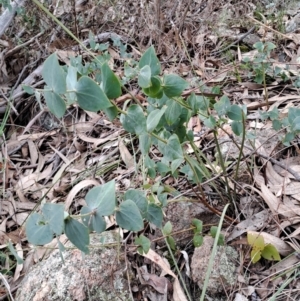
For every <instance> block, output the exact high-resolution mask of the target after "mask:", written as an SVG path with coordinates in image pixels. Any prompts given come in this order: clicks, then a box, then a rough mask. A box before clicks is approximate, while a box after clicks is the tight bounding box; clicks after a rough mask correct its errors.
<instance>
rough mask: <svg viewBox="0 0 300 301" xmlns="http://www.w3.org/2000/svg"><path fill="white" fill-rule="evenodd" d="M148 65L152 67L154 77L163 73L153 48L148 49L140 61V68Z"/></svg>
mask: <svg viewBox="0 0 300 301" xmlns="http://www.w3.org/2000/svg"><path fill="white" fill-rule="evenodd" d="M146 65H149V66H150V69H151V75H152V76H154V75H159V74H160V72H161V67H160V61H159V59H158V58H157V56H156V53H155V50H154V47H153V46H151V47H150V48H148V49H147V50H146V51H145V52H144V54H143V55H142V57H141V59H140V62H139V68H140V69H142V68H143V67H144V66H146Z"/></svg>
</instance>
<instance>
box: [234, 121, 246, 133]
mask: <svg viewBox="0 0 300 301" xmlns="http://www.w3.org/2000/svg"><path fill="white" fill-rule="evenodd" d="M231 128H232V131H233V132H234V133H235V134H236V135H237V136H240V135H241V134H242V133H243V123H242V122H239V121H233V122H232V123H231Z"/></svg>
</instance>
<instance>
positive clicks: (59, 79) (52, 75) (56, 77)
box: [42, 53, 66, 94]
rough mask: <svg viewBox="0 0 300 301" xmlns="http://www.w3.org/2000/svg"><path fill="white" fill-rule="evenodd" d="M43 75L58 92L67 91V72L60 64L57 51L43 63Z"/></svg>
mask: <svg viewBox="0 0 300 301" xmlns="http://www.w3.org/2000/svg"><path fill="white" fill-rule="evenodd" d="M42 76H43V79H44V80H45V82H46V84H47V86H48V87H50V89H52V90H53V91H54V92H55V93H57V94H63V93H65V92H66V74H65V72H64V70H63V69H62V67H61V66H60V65H59V62H58V59H57V56H56V54H55V53H53V54H51V55H50V56H49V57H48V58H47V59H46V61H45V62H44V65H43V70H42Z"/></svg>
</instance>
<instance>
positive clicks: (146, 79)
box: [138, 65, 151, 88]
mask: <svg viewBox="0 0 300 301" xmlns="http://www.w3.org/2000/svg"><path fill="white" fill-rule="evenodd" d="M138 84H139V86H140V87H141V88H148V87H150V86H151V68H150V66H149V65H146V66H144V67H143V68H142V69H141V70H140V73H139V75H138Z"/></svg>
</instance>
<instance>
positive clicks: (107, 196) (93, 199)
mask: <svg viewBox="0 0 300 301" xmlns="http://www.w3.org/2000/svg"><path fill="white" fill-rule="evenodd" d="M85 201H86V203H87V205H88V207H89V208H90V209H91V210H93V209H97V211H98V212H99V213H100V212H101V215H102V216H108V215H111V214H112V213H113V212H114V210H115V206H116V191H115V181H114V180H112V181H109V182H107V183H105V184H103V185H101V186H97V187H93V188H92V189H91V190H90V191H89V192H88V193H87V195H86V197H85Z"/></svg>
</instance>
